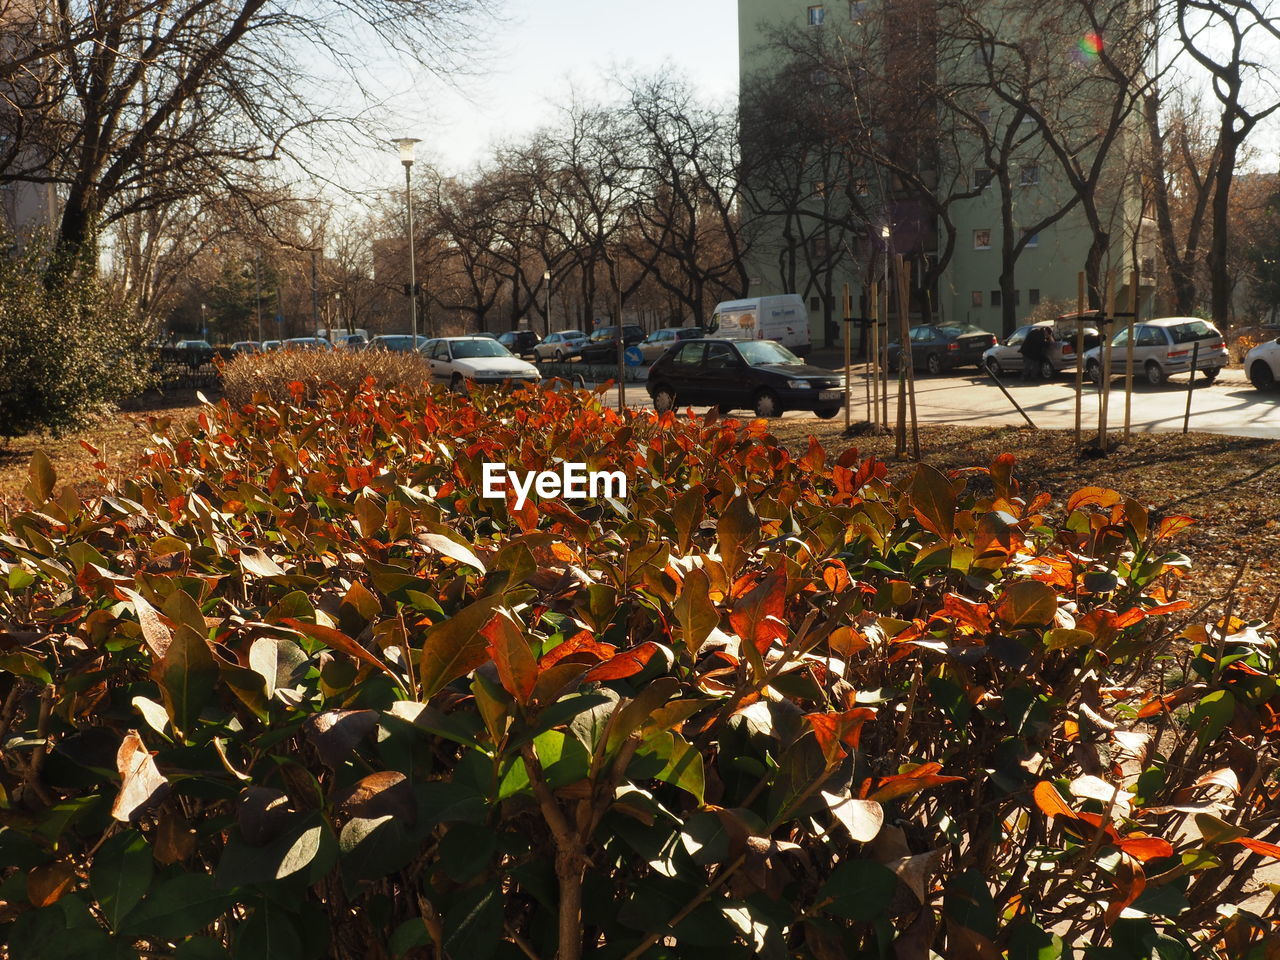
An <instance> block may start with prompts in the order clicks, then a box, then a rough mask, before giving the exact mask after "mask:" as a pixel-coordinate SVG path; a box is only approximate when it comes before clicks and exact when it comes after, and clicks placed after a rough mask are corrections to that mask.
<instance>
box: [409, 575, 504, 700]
mask: <svg viewBox="0 0 1280 960" xmlns="http://www.w3.org/2000/svg"><path fill="white" fill-rule="evenodd" d="M501 601H502V595H501V594H494V595H491V596H487V597H483V598H481V599H480V600H477V601H476V602H475V603H473V604H471V605H470V606H469V607H465V608H464V609H462V610H460V611H458V613H456V614H454V615H453V616H452V617H450V618H449V619H448V620H444V621H441V622H440V623H436V624H432V626H431V627H430V628H428V630H427V634H426V637H425V639H424V641H423V645H422V656H421V658H420V659H419V660H418V682H419V683H420V684H421V687H422V699H423V700H430V699H431V698H432V697H433V696H435V695H436V694H437V693H439V692H440V691H441V690H442V689H443V688H444V686H445V685H446V684H448V683H451V682H453V681H454V680H456V679H458V678H459V677H463V676H466V675H467V674H468V673H470V672H471V671H472V670H474V669H475V668H476V667H478V666H480V665H481V664H482V663H484V662H486V661H487V660H488V659H489V653H488V651H487V649H486V647H487V646H488V640H487V639H486V638H485V636H484V634H482V633H481V632H480V631H481V629H482V628H483V627H484V625H485V624H486V623H488V622H489V620H490V619H492V617H493V615H494V608H495V607H497V605H498V604H499V603H500V602H501Z"/></svg>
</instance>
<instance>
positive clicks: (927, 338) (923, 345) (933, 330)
mask: <svg viewBox="0 0 1280 960" xmlns="http://www.w3.org/2000/svg"><path fill="white" fill-rule="evenodd" d="M910 333H911V365H912V366H913V367H915V369H917V370H927V371H929V372H930V373H941V372H942V371H943V370H953V369H955V368H956V367H977V368H978V369H979V370H981V369H983V366H982V355H983V354H984V353H986V352H987V350H988V349H989V348H990V347H994V346H995V345H996V335H995V334H994V333H992V332H991V331H990V330H983V329H982V328H981V327H975V326H973V325H972V324H963V323H944V324H932V323H926V324H921V325H920V326H918V327H912V328H911V331H910ZM900 350H901V346H900V344H899V343H898V342H897V341H891V342H890V343H889V366H890V367H891V368H892V369H894V370H897V369H898V353H899V351H900Z"/></svg>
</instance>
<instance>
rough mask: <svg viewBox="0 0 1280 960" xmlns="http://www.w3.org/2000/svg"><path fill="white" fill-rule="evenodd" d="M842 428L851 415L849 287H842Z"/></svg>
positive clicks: (846, 426)
mask: <svg viewBox="0 0 1280 960" xmlns="http://www.w3.org/2000/svg"><path fill="white" fill-rule="evenodd" d="M843 326H844V428H845V430H848V429H849V418H850V416H851V415H852V412H851V408H852V405H853V390H852V386H851V384H850V382H849V377H850V376H851V374H850V373H849V367H850V366H852V364H853V337H852V332H853V309H852V307H851V305H850V303H849V285H848V284H847V283H846V284H845V285H844V324H843Z"/></svg>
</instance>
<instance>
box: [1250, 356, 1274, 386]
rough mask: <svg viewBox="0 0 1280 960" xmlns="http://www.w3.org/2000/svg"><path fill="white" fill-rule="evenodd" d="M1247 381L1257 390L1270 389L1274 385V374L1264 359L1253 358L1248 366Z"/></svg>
mask: <svg viewBox="0 0 1280 960" xmlns="http://www.w3.org/2000/svg"><path fill="white" fill-rule="evenodd" d="M1249 382H1250V383H1252V384H1253V385H1254V386H1255V387H1256V388H1257V389H1259V390H1272V389H1274V388H1275V385H1276V375H1275V373H1274V372H1273V371H1272V369H1271V367H1270V365H1268V363H1267V362H1266V361H1265V360H1255V361H1254V362H1253V366H1252V367H1250V368H1249Z"/></svg>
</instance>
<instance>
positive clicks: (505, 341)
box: [498, 330, 538, 357]
mask: <svg viewBox="0 0 1280 960" xmlns="http://www.w3.org/2000/svg"><path fill="white" fill-rule="evenodd" d="M498 342H499V343H500V344H502V345H503V346H504V347H506V348H507V349H508V350H510V351H511V352H512V353H514V354H515V355H516V356H517V357H537V355H538V350H537V347H538V335H537V334H536V333H534V332H533V331H532V330H508V331H507V332H506V333H503V334H500V335H499V336H498Z"/></svg>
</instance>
